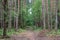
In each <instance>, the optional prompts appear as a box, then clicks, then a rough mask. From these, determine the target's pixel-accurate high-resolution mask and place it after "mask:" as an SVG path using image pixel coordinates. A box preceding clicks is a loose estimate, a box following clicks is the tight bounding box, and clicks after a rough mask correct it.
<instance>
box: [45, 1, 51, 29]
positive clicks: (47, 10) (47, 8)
mask: <svg viewBox="0 0 60 40" xmlns="http://www.w3.org/2000/svg"><path fill="white" fill-rule="evenodd" d="M45 7H46V14H47V26H48V29H49V30H50V22H49V20H50V19H49V6H48V0H45Z"/></svg>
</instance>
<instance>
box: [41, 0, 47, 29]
mask: <svg viewBox="0 0 60 40" xmlns="http://www.w3.org/2000/svg"><path fill="white" fill-rule="evenodd" d="M42 15H43V25H44V26H43V27H44V29H45V28H46V24H45V0H42Z"/></svg>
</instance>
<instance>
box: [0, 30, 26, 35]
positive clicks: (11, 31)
mask: <svg viewBox="0 0 60 40" xmlns="http://www.w3.org/2000/svg"><path fill="white" fill-rule="evenodd" d="M24 31H26V30H24V29H19V30H18V31H17V32H16V31H15V30H14V29H11V30H10V31H8V30H7V35H9V36H10V35H13V34H18V33H21V32H24ZM0 35H3V30H2V29H0Z"/></svg>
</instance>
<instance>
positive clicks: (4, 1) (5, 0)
mask: <svg viewBox="0 0 60 40" xmlns="http://www.w3.org/2000/svg"><path fill="white" fill-rule="evenodd" d="M3 7H4V12H6V13H7V0H3ZM4 14H5V13H4ZM5 17H6V15H4V27H3V37H5V36H6V35H7V34H6V31H7V30H6V28H7V27H6V18H5Z"/></svg>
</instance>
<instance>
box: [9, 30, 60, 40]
mask: <svg viewBox="0 0 60 40" xmlns="http://www.w3.org/2000/svg"><path fill="white" fill-rule="evenodd" d="M41 33H42V34H41ZM41 33H39V32H34V31H26V32H22V33H20V34H18V35H13V36H12V37H11V38H10V40H60V37H47V36H45V35H44V33H43V32H41Z"/></svg>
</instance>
